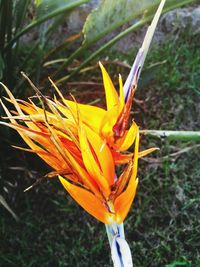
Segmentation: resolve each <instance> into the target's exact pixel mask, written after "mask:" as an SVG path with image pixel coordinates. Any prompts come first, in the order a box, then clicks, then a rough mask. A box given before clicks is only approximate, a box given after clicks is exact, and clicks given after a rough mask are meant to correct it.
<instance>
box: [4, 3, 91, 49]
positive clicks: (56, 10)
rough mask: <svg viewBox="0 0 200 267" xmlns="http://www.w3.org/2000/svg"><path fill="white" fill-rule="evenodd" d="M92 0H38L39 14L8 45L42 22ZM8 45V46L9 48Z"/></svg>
mask: <svg viewBox="0 0 200 267" xmlns="http://www.w3.org/2000/svg"><path fill="white" fill-rule="evenodd" d="M90 1H91V0H67V1H66V0H58V1H54V0H41V1H37V2H36V5H38V6H37V8H38V10H37V12H36V13H37V15H36V18H35V19H34V20H33V21H32V22H31V23H29V24H28V25H27V26H26V27H24V28H23V29H22V30H21V31H19V32H18V33H17V34H16V35H15V36H14V38H13V39H12V40H11V42H9V43H8V45H7V47H8V46H11V45H12V44H13V43H14V42H15V41H17V40H18V39H19V38H20V37H21V36H22V35H24V34H25V33H27V32H28V31H29V30H31V29H32V28H34V27H36V26H38V25H40V24H41V23H43V22H45V21H47V20H48V19H51V18H54V17H56V16H58V15H59V14H62V13H64V12H67V11H70V10H72V9H73V8H75V7H78V6H80V5H82V4H85V3H88V2H90ZM7 47H6V48H7Z"/></svg>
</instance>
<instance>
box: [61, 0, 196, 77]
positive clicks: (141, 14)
mask: <svg viewBox="0 0 200 267" xmlns="http://www.w3.org/2000/svg"><path fill="white" fill-rule="evenodd" d="M191 2H195V0H166V3H165V6H164V10H163V13H165V12H167V11H169V10H172V9H174V8H177V7H180V6H182V5H185V4H189V3H191ZM159 3H160V1H159V0H140V1H138V0H118V1H109V0H104V1H102V2H101V4H100V5H99V7H98V8H97V9H95V10H93V12H92V13H91V14H90V15H89V16H88V18H87V20H86V22H85V25H84V27H83V34H84V41H83V44H82V46H81V47H80V48H78V49H77V50H76V51H75V52H74V53H73V54H72V55H71V56H70V57H69V58H68V59H67V61H66V62H65V63H64V64H63V65H62V66H61V67H60V69H59V70H58V71H57V73H58V72H59V71H60V70H61V69H62V68H63V67H65V66H66V65H68V64H69V63H70V62H71V61H72V60H73V59H74V58H76V57H77V56H79V55H80V54H81V53H83V51H84V50H86V49H87V48H88V47H89V46H91V45H92V44H93V43H95V42H96V41H98V40H99V39H101V38H102V37H104V36H106V35H107V34H108V33H110V32H112V31H113V30H115V29H117V28H118V27H120V26H122V25H124V24H125V23H127V22H128V21H131V20H133V19H134V22H133V24H132V25H131V26H130V27H129V28H127V29H126V30H124V31H123V32H120V33H119V34H118V35H116V36H115V37H114V38H113V39H111V40H109V41H108V42H106V43H105V44H103V45H102V46H101V47H100V48H99V49H97V50H96V51H95V52H93V53H92V54H91V55H90V56H89V57H88V58H87V59H86V60H85V61H84V62H83V63H82V64H81V65H80V66H79V67H78V68H77V69H75V70H74V71H73V72H72V74H70V75H69V76H67V77H66V78H64V79H63V78H61V79H59V80H58V82H60V81H64V80H68V79H69V78H70V77H72V76H73V75H74V74H76V73H77V72H78V71H79V70H80V69H81V68H82V67H84V66H86V65H87V64H88V63H89V62H90V61H91V60H93V59H94V58H95V57H97V56H98V55H99V54H100V53H102V52H103V51H104V50H105V49H107V48H109V47H111V46H112V45H114V44H115V43H116V42H117V41H119V40H120V39H122V38H123V37H125V36H126V35H128V34H129V33H130V32H132V31H134V30H136V29H138V28H140V27H142V26H143V25H144V24H145V23H147V22H149V21H150V20H151V19H152V18H153V16H154V13H155V10H156V8H157V7H158V4H159Z"/></svg>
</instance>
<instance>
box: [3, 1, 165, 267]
mask: <svg viewBox="0 0 200 267" xmlns="http://www.w3.org/2000/svg"><path fill="white" fill-rule="evenodd" d="M164 3H165V0H162V1H161V3H160V6H159V8H158V10H157V12H156V14H155V16H154V19H153V21H152V24H151V26H150V27H149V29H148V31H147V34H146V36H145V39H144V42H143V45H142V47H141V48H140V50H139V52H138V54H137V56H136V59H135V62H134V64H133V67H132V69H131V72H130V74H129V76H128V79H127V80H126V82H125V84H124V86H123V82H122V78H121V76H120V75H119V95H118V93H117V91H116V89H115V87H114V85H113V83H112V80H111V78H110V76H109V75H108V73H107V71H106V70H105V68H104V67H103V65H102V64H101V63H100V68H101V72H102V77H103V84H104V89H105V96H106V109H103V108H99V107H96V106H92V105H86V104H79V103H77V102H76V100H75V99H74V98H73V101H71V100H67V99H65V98H64V96H63V95H62V93H61V92H60V90H59V89H58V88H57V86H56V85H55V84H54V83H53V81H52V80H51V79H50V82H51V83H52V85H53V87H54V88H55V90H56V91H57V94H58V96H59V97H60V99H61V100H60V101H58V100H57V97H54V99H49V98H47V97H45V96H43V95H42V94H41V92H39V91H38V89H37V88H35V86H34V85H33V84H32V82H31V81H30V80H29V79H28V78H27V77H26V78H27V79H28V80H29V82H30V83H31V85H32V86H33V88H34V89H35V90H36V93H37V96H38V99H39V101H40V102H41V103H42V107H40V106H38V105H36V104H35V103H34V102H33V101H32V100H31V99H29V101H22V100H16V99H15V98H14V96H13V95H12V93H11V92H10V90H9V89H8V88H7V87H6V86H5V85H3V84H2V85H3V87H4V89H5V91H6V92H7V94H8V97H9V98H7V100H8V101H9V102H11V103H12V104H13V105H14V107H15V111H12V112H10V111H9V110H8V109H7V107H6V106H5V105H4V103H3V102H2V100H1V104H2V106H3V108H4V110H5V112H6V114H7V119H9V120H10V123H6V122H1V124H4V125H7V126H9V127H11V128H13V129H15V130H17V131H18V133H19V134H20V135H21V137H22V138H23V139H24V141H25V142H26V144H27V145H28V146H29V148H19V147H18V148H19V149H23V150H25V151H28V152H32V153H36V154H37V155H38V156H39V157H40V158H42V159H43V160H44V161H45V162H46V163H47V164H48V165H49V166H51V167H52V168H53V170H54V171H53V172H51V173H50V174H48V175H47V176H48V177H52V176H55V175H58V177H59V180H60V182H61V184H62V185H63V186H64V188H65V189H66V190H67V191H68V193H69V194H70V195H71V196H72V197H73V198H74V199H75V200H76V202H77V203H78V204H79V205H80V206H82V207H83V208H84V209H85V210H86V211H87V212H88V213H90V214H91V215H92V216H94V217H95V218H96V219H97V220H99V221H101V222H103V223H104V224H106V225H109V226H110V225H111V226H112V227H111V228H107V229H112V235H113V236H114V235H115V237H116V236H117V235H119V237H120V235H121V237H123V234H120V230H119V229H120V228H119V227H117V226H119V225H121V224H122V223H123V221H124V220H125V218H126V216H127V214H128V211H129V209H130V207H131V204H132V202H133V199H134V197H135V193H136V189H137V185H138V178H137V168H138V159H139V158H140V157H143V156H145V155H147V154H148V153H151V152H153V151H154V150H155V149H157V148H150V149H147V150H145V151H142V152H139V127H138V126H137V124H136V122H134V121H133V122H132V124H131V126H130V127H129V117H130V110H131V106H132V100H133V95H134V93H135V90H136V88H137V83H138V79H139V76H140V72H141V69H142V66H143V64H144V60H145V57H146V54H147V51H148V49H149V45H150V42H151V40H152V36H153V33H154V31H155V28H156V25H157V22H158V19H159V16H160V14H161V11H162V8H163V5H164ZM24 76H25V75H24ZM131 146H133V147H134V149H133V152H132V153H131V152H127V150H128V149H129V148H130V147H131ZM117 165H123V166H124V170H123V171H122V172H121V174H120V175H119V176H118V177H117V175H116V166H117ZM116 229H117V230H116ZM122 232H123V231H121V233H122ZM108 235H109V231H108ZM112 239H113V240H111V243H113V244H115V243H116V242H118V246H119V245H120V244H121V243H120V242H121V241H119V240H118V241H117V239H116V238H112ZM122 245H123V246H127V244H126V243H123V242H122ZM116 247H117V246H115V249H113V251H114V252H113V255H114V254H115V252H116V251H117V249H116ZM121 254H122V253H121ZM118 256H119V253H118ZM113 257H114V258H113V261H114V264H115V266H132V263H131V262H132V261H131V260H130V259H129V263H128V264H129V265H128V264H125V261H126V259H124V257H122V255H120V257H121V258H122V260H119V259H118V257H115V256H113ZM129 258H130V256H129ZM118 262H121V263H118ZM120 264H121V265H120ZM122 264H123V265H122Z"/></svg>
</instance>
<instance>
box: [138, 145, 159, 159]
mask: <svg viewBox="0 0 200 267" xmlns="http://www.w3.org/2000/svg"><path fill="white" fill-rule="evenodd" d="M156 150H159V148H158V147H151V148H149V149H146V150H143V151H140V152H139V155H138V157H139V158H142V157H145V156H147V155H148V154H150V153H152V152H154V151H156Z"/></svg>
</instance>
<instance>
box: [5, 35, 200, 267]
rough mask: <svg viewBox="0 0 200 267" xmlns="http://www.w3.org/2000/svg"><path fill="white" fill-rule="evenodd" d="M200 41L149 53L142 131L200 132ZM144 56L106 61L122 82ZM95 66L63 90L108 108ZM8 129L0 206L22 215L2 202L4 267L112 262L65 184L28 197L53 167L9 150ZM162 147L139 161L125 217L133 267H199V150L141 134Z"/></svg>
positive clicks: (138, 105) (98, 227) (102, 236)
mask: <svg viewBox="0 0 200 267" xmlns="http://www.w3.org/2000/svg"><path fill="white" fill-rule="evenodd" d="M199 43H200V36H199V34H197V35H196V36H191V35H190V34H189V33H184V34H182V35H181V36H180V37H179V39H177V40H176V41H174V40H173V39H171V40H169V41H168V42H166V43H164V44H162V45H160V46H157V47H154V48H153V49H151V50H150V53H149V55H148V57H147V61H146V64H145V66H146V67H145V70H144V72H143V74H142V79H141V84H140V87H139V89H138V91H137V93H136V96H135V104H134V106H133V110H132V113H133V117H134V118H135V120H136V122H137V123H138V124H139V125H140V127H141V129H147V128H148V129H168V130H176V129H182V130H198V129H199V124H200V113H199V107H200V106H199V103H200V102H199V100H200V91H199V77H200V70H199V64H200V50H199ZM27 50H29V48H27ZM135 52H136V51H128V53H127V54H125V53H124V54H120V55H119V53H118V52H115V51H113V50H112V51H106V53H105V54H102V55H101V58H105V57H106V58H107V59H108V64H107V63H106V62H105V63H106V66H107V68H108V70H109V72H110V74H111V76H112V77H113V79H114V81H116V83H117V78H118V73H121V74H122V76H123V77H124V79H125V77H126V76H127V74H128V72H129V69H128V68H127V67H126V66H127V65H128V64H132V61H133V58H134V54H135ZM84 53H85V54H83V57H85V58H87V56H88V54H87V53H88V52H86V51H85V52H84ZM125 63H126V64H125ZM155 66H157V67H155ZM91 69H92V70H91V71H87V72H83V73H81V74H79V75H77V76H75V79H74V80H71V81H70V82H69V83H68V86H67V91H66V86H64V87H63V93H64V92H65V95H66V96H67V95H68V93H69V92H73V94H74V96H75V97H76V99H77V100H78V101H82V102H84V103H88V102H89V101H90V103H95V104H96V105H100V106H102V105H104V103H103V101H102V99H103V88H102V80H101V74H100V70H99V68H98V66H97V64H94V65H91ZM42 77H43V78H45V77H46V76H42ZM26 87H27V90H30V89H29V88H28V86H26ZM46 92H47V93H48V94H50V95H52V94H53V92H51V90H50V89H48V90H47V89H46ZM23 94H24V96H25V95H26V94H28V95H29V94H30V91H29V92H28V93H27V92H23ZM0 131H1V140H2V141H3V142H1V143H0V149H1V153H0V157H1V158H0V163H1V168H0V183H1V184H0V187H1V199H0V201H1V203H3V204H4V205H7V204H9V206H10V207H11V209H12V211H13V212H14V214H11V213H10V212H9V211H8V210H7V209H5V208H4V207H3V206H0V212H1V216H0V252H1V253H0V266H5V267H7V266H8V267H12V266H20V267H21V266H24V267H27V266H34V267H37V266H44V267H45V266H46V267H47V266H55V267H56V266H60V267H61V266H63V267H64V266H81V267H82V266H83V267H84V266H85V267H86V266H97V267H98V266H99V267H100V266H101V267H102V266H104V267H106V266H111V260H110V250H109V245H108V241H107V237H106V232H105V229H104V225H102V224H101V223H99V222H97V221H96V220H94V219H93V218H91V216H89V215H88V214H86V213H85V212H84V211H83V210H82V209H81V208H80V207H79V206H78V205H77V204H76V203H75V202H74V201H73V200H72V199H71V198H70V197H69V196H68V195H67V194H66V192H65V191H64V189H63V188H62V187H61V185H60V184H59V182H58V180H57V179H56V178H52V180H48V181H45V182H44V183H42V184H40V185H39V186H37V187H35V188H34V189H32V190H30V191H28V192H27V193H24V192H23V190H24V189H25V188H26V187H28V186H29V185H30V184H32V183H33V182H34V181H35V179H37V178H39V177H41V176H43V175H44V174H45V173H47V172H48V167H47V166H46V165H44V163H43V162H41V161H40V159H38V158H37V157H36V156H34V155H30V154H28V153H25V152H22V151H16V150H14V149H13V148H12V147H11V146H10V143H14V144H15V145H17V144H19V143H20V142H21V140H20V138H19V137H18V136H17V134H16V133H14V132H12V131H8V130H7V129H6V128H5V127H1V128H0ZM155 145H156V146H158V147H159V148H160V151H159V152H155V153H154V154H152V155H150V157H148V158H144V159H143V160H140V165H139V174H138V176H139V178H140V183H139V187H138V193H137V197H136V199H135V202H134V204H133V206H132V209H131V212H130V214H129V216H128V218H127V220H126V221H125V231H126V238H127V240H128V242H129V244H130V247H131V251H132V255H133V262H134V265H135V266H137V267H146V266H152V267H158V266H166V267H175V266H177V267H178V266H187V267H197V266H200V252H199V251H200V236H199V231H200V226H199V221H200V215H199V211H200V204H199V200H200V191H199V188H200V180H199V176H200V165H199V161H200V154H199V144H197V143H192V142H187V143H183V142H170V143H169V142H168V141H167V140H158V139H153V138H147V137H143V138H142V143H141V147H151V146H155ZM2 152H3V153H2ZM4 200H6V202H4ZM7 208H8V207H7ZM16 216H17V217H16Z"/></svg>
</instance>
